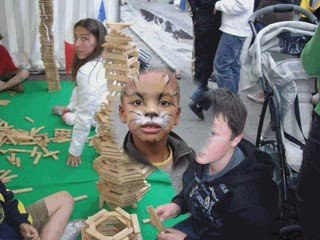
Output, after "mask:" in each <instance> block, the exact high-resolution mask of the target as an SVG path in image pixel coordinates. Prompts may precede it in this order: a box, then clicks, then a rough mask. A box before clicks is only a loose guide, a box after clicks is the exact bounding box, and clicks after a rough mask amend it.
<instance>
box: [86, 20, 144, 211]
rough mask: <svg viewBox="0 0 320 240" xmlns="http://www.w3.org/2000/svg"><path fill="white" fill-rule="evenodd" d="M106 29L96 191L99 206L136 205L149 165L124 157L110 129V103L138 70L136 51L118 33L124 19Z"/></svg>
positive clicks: (141, 193)
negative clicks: (105, 87) (105, 93)
mask: <svg viewBox="0 0 320 240" xmlns="http://www.w3.org/2000/svg"><path fill="white" fill-rule="evenodd" d="M107 26H108V28H109V29H110V33H109V34H108V35H107V36H106V43H105V44H104V45H103V47H104V52H103V57H104V59H105V69H106V79H107V84H108V90H109V95H108V97H107V101H106V102H105V103H104V104H102V107H101V110H100V112H98V113H97V115H96V120H97V122H98V123H99V132H98V133H99V135H98V137H95V138H94V139H93V140H92V143H93V146H94V147H95V149H96V150H97V151H98V152H99V153H100V154H101V156H100V157H98V158H97V159H96V160H95V161H94V168H95V169H96V171H97V172H98V174H99V175H100V180H99V182H98V184H97V187H98V189H99V191H100V204H99V206H100V208H102V207H103V206H104V203H105V202H106V203H108V205H109V207H110V208H112V209H114V208H115V207H117V206H120V207H126V206H133V207H134V206H136V203H137V201H139V200H140V199H141V198H142V196H143V195H144V194H145V193H146V192H147V191H148V190H149V188H150V185H148V184H147V182H146V181H145V178H146V176H147V175H148V174H149V173H150V167H147V166H144V165H142V164H139V163H136V162H134V161H130V160H128V157H127V156H126V154H124V153H123V151H122V149H120V148H119V147H118V146H119V143H117V142H116V137H115V136H116V135H115V134H114V131H113V123H112V121H113V120H112V119H111V116H112V104H113V102H114V100H115V99H116V98H117V97H119V94H120V91H121V89H122V87H123V86H124V85H125V84H126V81H127V79H128V78H130V76H132V75H134V74H138V73H139V62H138V55H139V51H138V48H137V46H136V44H134V43H132V40H133V38H132V37H131V36H129V35H127V34H124V33H122V30H123V29H125V28H127V27H128V26H130V24H126V23H113V24H108V25H107Z"/></svg>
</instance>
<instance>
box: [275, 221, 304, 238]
mask: <svg viewBox="0 0 320 240" xmlns="http://www.w3.org/2000/svg"><path fill="white" fill-rule="evenodd" d="M279 240H303V238H302V235H301V228H300V226H299V225H297V224H293V225H288V226H285V227H282V228H281V229H280V237H279Z"/></svg>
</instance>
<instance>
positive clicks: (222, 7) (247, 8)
mask: <svg viewBox="0 0 320 240" xmlns="http://www.w3.org/2000/svg"><path fill="white" fill-rule="evenodd" d="M253 8H254V0H221V1H217V2H216V4H215V7H214V10H213V12H214V13H215V14H217V13H219V12H222V22H221V27H220V30H221V31H222V36H221V39H220V42H219V46H218V49H217V53H216V56H215V59H214V72H215V76H216V80H217V83H218V87H220V88H227V89H229V90H230V91H232V92H234V93H236V94H237V93H238V89H239V81H240V69H241V64H240V55H241V51H242V47H243V43H244V41H245V39H246V37H248V36H249V35H250V34H251V29H250V26H249V24H248V20H249V17H250V16H251V14H252V13H253Z"/></svg>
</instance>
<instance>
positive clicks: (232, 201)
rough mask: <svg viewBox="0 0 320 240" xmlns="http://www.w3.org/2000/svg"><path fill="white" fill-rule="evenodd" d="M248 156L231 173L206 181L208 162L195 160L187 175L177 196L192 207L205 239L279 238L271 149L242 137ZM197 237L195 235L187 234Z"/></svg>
mask: <svg viewBox="0 0 320 240" xmlns="http://www.w3.org/2000/svg"><path fill="white" fill-rule="evenodd" d="M238 146H239V148H240V149H241V150H242V151H243V153H244V155H245V159H244V160H243V161H242V162H241V163H240V164H239V165H238V166H236V167H235V168H233V169H231V170H230V171H229V172H227V173H226V174H225V175H223V176H221V177H220V178H217V179H215V180H213V181H206V180H205V178H206V174H205V172H204V170H205V169H207V168H206V165H200V164H198V163H196V162H193V163H191V164H190V165H189V167H188V169H187V171H186V172H185V173H184V175H183V190H182V191H181V192H180V194H179V195H177V196H176V197H175V198H173V200H172V201H173V202H174V203H176V204H178V205H179V206H180V207H181V209H182V214H183V213H187V212H190V213H191V216H190V218H191V222H192V225H193V226H192V227H193V230H194V231H195V232H196V233H197V234H198V235H199V236H200V239H201V240H209V239H210V240H211V239H214V240H222V239H224V240H233V239H235V240H239V239H246V240H262V239H263V240H272V239H278V238H277V234H278V232H279V230H280V223H279V220H280V217H279V208H278V187H277V185H276V184H275V182H274V181H273V180H272V175H273V168H274V165H273V161H272V159H271V158H270V156H269V155H267V154H266V153H264V152H262V151H259V150H257V149H256V148H255V147H254V145H252V144H251V143H249V142H248V141H246V140H242V141H241V142H240V144H239V145H238ZM187 239H192V238H189V237H188V238H187Z"/></svg>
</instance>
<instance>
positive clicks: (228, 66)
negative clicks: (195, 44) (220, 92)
mask: <svg viewBox="0 0 320 240" xmlns="http://www.w3.org/2000/svg"><path fill="white" fill-rule="evenodd" d="M239 39H240V38H239V37H237V36H233V35H230V34H227V33H223V34H222V36H221V39H220V42H219V46H218V50H217V53H216V56H215V59H214V72H215V75H216V79H217V83H218V87H221V88H227V89H229V90H231V91H232V92H234V93H236V94H237V93H238V92H237V87H236V84H235V77H236V76H234V73H233V69H232V66H233V64H236V63H235V62H236V61H237V56H238V55H239V48H240V47H239V46H238V44H239V43H240V42H241V41H240V40H239ZM241 49H242V45H241ZM239 57H240V56H239ZM239 71H240V70H239ZM239 74H240V72H239Z"/></svg>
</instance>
